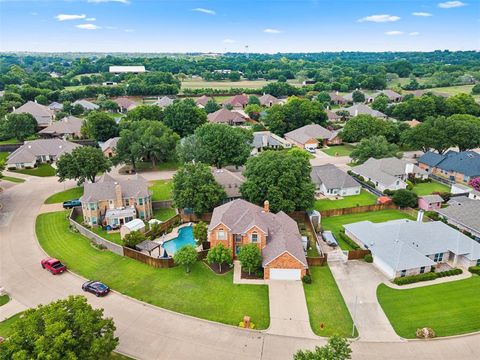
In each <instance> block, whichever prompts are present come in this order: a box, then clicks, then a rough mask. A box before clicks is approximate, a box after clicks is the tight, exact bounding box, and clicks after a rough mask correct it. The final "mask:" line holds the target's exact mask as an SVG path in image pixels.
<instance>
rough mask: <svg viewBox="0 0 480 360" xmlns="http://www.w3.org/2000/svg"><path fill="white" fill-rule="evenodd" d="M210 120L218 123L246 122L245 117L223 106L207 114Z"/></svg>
mask: <svg viewBox="0 0 480 360" xmlns="http://www.w3.org/2000/svg"><path fill="white" fill-rule="evenodd" d="M207 118H208V121H209V122H211V123H217V124H227V125H242V124H244V123H245V122H246V120H245V118H244V117H243V116H242V115H241V114H239V113H238V112H236V111H231V110H228V109H226V108H221V109H220V110H217V111H215V112H213V113H210V114H208V115H207Z"/></svg>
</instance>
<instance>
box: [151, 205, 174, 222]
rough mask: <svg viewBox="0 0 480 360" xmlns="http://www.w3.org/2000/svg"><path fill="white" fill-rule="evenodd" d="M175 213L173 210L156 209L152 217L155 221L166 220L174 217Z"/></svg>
mask: <svg viewBox="0 0 480 360" xmlns="http://www.w3.org/2000/svg"><path fill="white" fill-rule="evenodd" d="M176 214H177V213H176V212H175V209H173V208H164V209H156V210H153V217H154V218H155V219H157V220H162V221H165V220H168V219H170V218H171V217H174V216H175V215H176Z"/></svg>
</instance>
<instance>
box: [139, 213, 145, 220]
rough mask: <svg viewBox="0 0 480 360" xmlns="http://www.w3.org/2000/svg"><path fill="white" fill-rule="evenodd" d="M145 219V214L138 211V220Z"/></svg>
mask: <svg viewBox="0 0 480 360" xmlns="http://www.w3.org/2000/svg"><path fill="white" fill-rule="evenodd" d="M143 218H145V213H144V212H143V211H140V219H143Z"/></svg>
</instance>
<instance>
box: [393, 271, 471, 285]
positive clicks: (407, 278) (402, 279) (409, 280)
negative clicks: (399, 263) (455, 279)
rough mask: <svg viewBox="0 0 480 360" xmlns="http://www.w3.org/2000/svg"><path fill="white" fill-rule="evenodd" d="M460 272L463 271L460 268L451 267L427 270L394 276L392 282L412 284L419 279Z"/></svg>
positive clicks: (432, 278) (427, 279)
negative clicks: (440, 269)
mask: <svg viewBox="0 0 480 360" xmlns="http://www.w3.org/2000/svg"><path fill="white" fill-rule="evenodd" d="M462 272H463V271H462V269H452V270H447V271H440V272H429V273H425V274H418V275H411V276H404V277H399V278H395V279H394V280H393V282H394V283H395V284H397V285H407V284H413V283H416V282H420V281H429V280H435V279H438V278H442V277H445V276H452V275H459V274H461V273H462Z"/></svg>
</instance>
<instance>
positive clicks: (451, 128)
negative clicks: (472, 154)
mask: <svg viewBox="0 0 480 360" xmlns="http://www.w3.org/2000/svg"><path fill="white" fill-rule="evenodd" d="M446 133H447V136H448V137H449V138H450V140H451V141H452V143H453V144H454V145H456V146H457V147H458V149H459V150H460V151H466V150H471V149H475V148H477V147H480V119H479V118H478V117H475V116H473V115H461V114H458V115H452V116H450V117H448V119H447V126H446Z"/></svg>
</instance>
